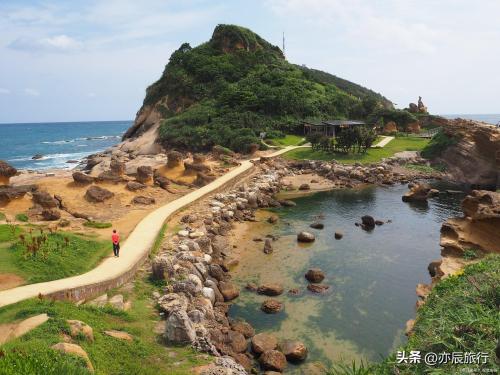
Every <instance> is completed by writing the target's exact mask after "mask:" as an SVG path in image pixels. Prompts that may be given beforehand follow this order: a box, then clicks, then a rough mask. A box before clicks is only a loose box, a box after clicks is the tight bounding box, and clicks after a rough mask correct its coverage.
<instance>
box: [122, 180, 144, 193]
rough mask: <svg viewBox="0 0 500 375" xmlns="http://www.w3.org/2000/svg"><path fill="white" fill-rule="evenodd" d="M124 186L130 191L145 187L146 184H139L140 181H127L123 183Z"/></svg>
mask: <svg viewBox="0 0 500 375" xmlns="http://www.w3.org/2000/svg"><path fill="white" fill-rule="evenodd" d="M125 188H126V189H127V190H130V191H137V190H142V189H146V188H147V186H146V185H144V184H141V183H140V182H137V181H129V182H127V185H125Z"/></svg>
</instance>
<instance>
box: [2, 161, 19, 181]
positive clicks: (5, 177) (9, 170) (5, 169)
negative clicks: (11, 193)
mask: <svg viewBox="0 0 500 375" xmlns="http://www.w3.org/2000/svg"><path fill="white" fill-rule="evenodd" d="M16 174H17V169H16V168H14V167H13V166H12V165H10V164H9V163H7V162H6V161H4V160H0V185H8V184H9V181H10V178H11V177H13V176H15V175H16Z"/></svg>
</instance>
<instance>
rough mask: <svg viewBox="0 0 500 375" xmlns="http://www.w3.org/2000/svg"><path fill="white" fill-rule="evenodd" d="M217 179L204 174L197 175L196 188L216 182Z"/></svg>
mask: <svg viewBox="0 0 500 375" xmlns="http://www.w3.org/2000/svg"><path fill="white" fill-rule="evenodd" d="M216 178H217V176H212V175H209V174H206V173H203V172H198V173H197V174H196V179H195V180H194V184H195V185H196V186H205V185H208V184H209V183H211V182H213V181H215V179H216Z"/></svg>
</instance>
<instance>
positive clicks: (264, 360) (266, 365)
mask: <svg viewBox="0 0 500 375" xmlns="http://www.w3.org/2000/svg"><path fill="white" fill-rule="evenodd" d="M259 363H260V366H261V367H262V369H263V370H271V371H278V372H283V370H284V369H285V368H286V357H285V355H284V354H283V353H281V352H279V351H277V350H268V351H267V352H264V353H262V355H261V356H260V358H259Z"/></svg>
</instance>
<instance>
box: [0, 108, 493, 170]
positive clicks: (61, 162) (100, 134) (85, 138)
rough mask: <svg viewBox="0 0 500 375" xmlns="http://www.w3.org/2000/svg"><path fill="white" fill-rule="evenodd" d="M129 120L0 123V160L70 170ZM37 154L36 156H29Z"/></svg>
mask: <svg viewBox="0 0 500 375" xmlns="http://www.w3.org/2000/svg"><path fill="white" fill-rule="evenodd" d="M440 116H443V117H446V118H457V117H460V118H465V119H470V120H477V121H483V122H487V123H490V124H497V123H499V122H500V114H442V115H440ZM132 123H133V121H132V120H121V121H75V122H36V123H34V122H31V123H0V131H1V132H2V137H3V139H5V140H6V142H4V144H3V147H2V148H0V160H5V161H7V162H8V163H9V164H11V165H13V166H14V167H16V168H18V169H31V170H44V169H72V168H74V167H75V166H76V165H77V163H74V162H73V163H68V161H81V160H83V159H84V158H85V157H86V156H88V155H91V154H94V153H98V152H101V151H104V150H106V149H107V148H109V147H111V146H113V145H115V144H117V143H119V142H120V140H121V138H122V136H123V134H124V133H125V131H126V130H127V129H128V128H129V127H130V126H131V125H132ZM35 155H41V156H42V157H41V158H40V159H36V160H35V159H33V157H34V156H35Z"/></svg>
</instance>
